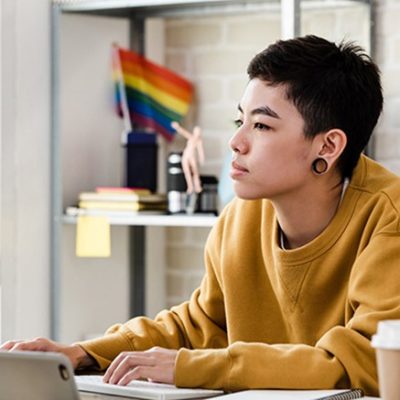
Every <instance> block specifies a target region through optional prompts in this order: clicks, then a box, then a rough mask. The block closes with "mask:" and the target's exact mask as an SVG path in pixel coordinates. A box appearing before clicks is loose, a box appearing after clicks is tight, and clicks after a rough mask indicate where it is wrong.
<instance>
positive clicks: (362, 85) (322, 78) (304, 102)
mask: <svg viewBox="0 0 400 400" xmlns="http://www.w3.org/2000/svg"><path fill="white" fill-rule="evenodd" d="M247 73H248V74H249V78H250V79H253V78H259V79H261V80H263V81H265V82H266V83H267V84H270V85H272V86H277V85H285V87H286V94H287V98H288V99H289V100H290V101H292V102H293V104H294V105H295V107H296V108H297V110H298V111H299V113H300V114H301V116H302V117H303V119H304V135H305V136H306V137H308V138H313V137H314V136H316V135H318V134H320V133H324V132H327V131H329V130H330V129H334V128H337V129H341V130H343V132H344V133H345V134H346V136H347V145H346V147H345V149H344V151H343V153H342V154H341V156H340V157H339V160H338V168H339V171H340V173H341V174H342V177H350V176H351V173H352V171H353V169H354V167H355V166H356V164H357V161H358V159H359V157H360V154H361V152H362V151H363V150H364V148H365V146H366V145H367V143H368V140H369V138H370V136H371V134H372V131H373V129H374V127H375V125H376V123H377V121H378V118H379V115H380V113H381V111H382V106H383V96H382V87H381V82H380V76H379V74H380V73H379V69H378V67H377V65H376V64H375V63H374V62H373V61H372V60H371V58H370V57H369V56H368V55H367V54H366V53H365V51H364V50H363V49H362V48H361V47H360V46H357V45H356V44H354V43H353V42H349V43H345V42H342V43H340V44H339V45H336V44H335V43H333V42H329V41H328V40H325V39H322V38H320V37H317V36H312V35H310V36H304V37H299V38H296V39H289V40H279V41H277V42H276V43H274V44H272V45H270V46H269V47H268V48H267V49H265V50H264V51H262V52H261V53H259V54H257V55H256V56H255V57H254V58H253V59H252V60H251V62H250V64H249V66H248V69H247Z"/></svg>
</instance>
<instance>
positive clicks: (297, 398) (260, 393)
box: [222, 389, 364, 400]
mask: <svg viewBox="0 0 400 400" xmlns="http://www.w3.org/2000/svg"><path fill="white" fill-rule="evenodd" d="M361 397H364V393H363V391H362V390H361V389H350V390H248V391H244V392H236V393H232V394H227V395H225V396H222V398H223V400H266V399H267V400H353V399H359V398H361Z"/></svg>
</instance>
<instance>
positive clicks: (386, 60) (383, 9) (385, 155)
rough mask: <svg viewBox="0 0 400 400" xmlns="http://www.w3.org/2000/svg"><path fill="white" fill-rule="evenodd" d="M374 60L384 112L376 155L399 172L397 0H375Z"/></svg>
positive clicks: (399, 12)
mask: <svg viewBox="0 0 400 400" xmlns="http://www.w3.org/2000/svg"><path fill="white" fill-rule="evenodd" d="M375 3H376V10H377V24H376V32H377V35H376V49H377V51H376V53H377V54H376V60H377V62H378V65H379V67H380V69H381V72H382V86H383V91H384V97H385V105H384V112H383V115H382V117H381V118H380V121H379V124H378V127H377V129H376V136H375V144H376V147H375V149H376V153H375V155H376V158H377V159H378V160H379V161H381V162H382V163H383V164H384V165H386V166H387V167H388V168H390V169H391V170H393V171H394V172H396V173H399V172H400V113H399V109H400V26H399V22H398V21H399V19H400V1H398V0H379V1H378V0H375Z"/></svg>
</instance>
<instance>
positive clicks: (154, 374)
mask: <svg viewBox="0 0 400 400" xmlns="http://www.w3.org/2000/svg"><path fill="white" fill-rule="evenodd" d="M136 379H147V380H149V381H153V382H160V383H170V384H171V383H173V371H172V368H170V367H166V366H165V365H157V366H151V367H149V366H142V365H141V366H139V367H136V368H134V369H132V370H131V371H129V372H128V373H127V374H125V375H124V376H123V377H122V379H121V380H120V381H119V382H118V385H123V386H126V385H128V384H129V383H130V382H132V381H133V380H136Z"/></svg>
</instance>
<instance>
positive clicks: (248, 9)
mask: <svg viewBox="0 0 400 400" xmlns="http://www.w3.org/2000/svg"><path fill="white" fill-rule="evenodd" d="M354 3H363V4H366V5H369V6H370V5H371V2H370V1H369V0H318V1H314V0H203V1H198V0H182V1H179V0H175V1H171V0H70V1H68V0H58V1H57V0H53V4H52V120H51V126H52V144H51V154H52V161H51V169H52V177H51V185H52V226H51V238H52V243H51V246H50V248H51V254H50V258H51V288H50V292H51V302H50V304H51V336H52V337H53V338H55V339H58V338H59V326H60V309H61V307H60V292H61V287H62V282H61V274H60V253H61V228H62V225H63V224H74V223H76V217H70V216H65V215H63V206H65V205H63V204H62V193H63V185H62V178H61V176H62V174H61V161H60V159H61V151H60V147H61V138H60V72H59V70H60V65H59V62H60V61H59V60H60V49H59V45H60V44H59V42H60V18H61V16H62V14H85V15H97V16H107V17H121V18H122V17H123V18H128V19H129V20H130V31H131V35H130V36H131V38H133V37H135V38H136V40H134V41H132V43H131V47H132V48H134V49H136V50H138V51H142V49H143V41H142V38H143V25H144V24H143V21H144V20H145V19H146V18H148V17H155V16H157V17H185V16H195V15H201V16H208V15H209V16H211V15H221V14H223V15H227V14H238V13H260V12H265V11H270V12H281V26H282V37H285V38H287V37H290V36H294V35H296V34H297V33H299V32H300V12H301V10H307V9H312V8H315V7H320V8H321V7H322V8H329V7H334V8H336V7H347V6H349V5H354ZM372 15H373V14H372V12H371V19H372ZM215 221H216V217H214V216H197V215H196V216H182V215H178V216H167V215H146V216H143V215H138V216H134V217H129V218H111V219H110V224H112V225H124V226H131V227H132V228H131V241H130V243H131V246H132V247H134V251H133V253H132V254H133V255H132V259H131V273H132V274H135V276H136V279H135V281H134V283H133V284H134V285H135V286H134V287H132V296H133V297H132V298H131V311H132V313H133V314H136V315H137V314H141V313H142V311H143V308H144V292H143V280H144V272H145V264H146V263H145V261H146V260H145V259H144V254H143V248H144V240H145V239H144V235H145V227H146V226H181V227H211V226H212V225H213V224H214V223H215Z"/></svg>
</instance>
